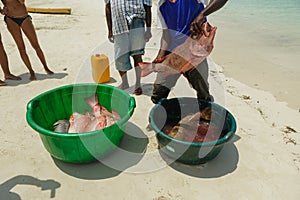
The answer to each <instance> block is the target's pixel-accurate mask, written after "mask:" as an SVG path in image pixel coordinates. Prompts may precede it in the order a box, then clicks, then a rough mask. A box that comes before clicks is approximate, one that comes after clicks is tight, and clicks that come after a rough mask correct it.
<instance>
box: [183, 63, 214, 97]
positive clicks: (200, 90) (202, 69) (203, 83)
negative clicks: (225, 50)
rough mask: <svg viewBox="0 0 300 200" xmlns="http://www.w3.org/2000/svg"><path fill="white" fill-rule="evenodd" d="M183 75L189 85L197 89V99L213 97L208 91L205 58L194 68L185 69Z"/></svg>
mask: <svg viewBox="0 0 300 200" xmlns="http://www.w3.org/2000/svg"><path fill="white" fill-rule="evenodd" d="M185 76H186V78H187V79H188V81H189V83H190V84H191V86H192V87H193V88H194V89H195V90H196V91H197V98H198V99H199V100H200V99H202V100H208V101H213V97H212V96H211V95H210V92H209V83H208V64H207V60H206V59H205V60H204V61H203V62H202V63H200V64H199V65H198V66H197V67H196V69H192V70H190V71H187V72H186V73H185Z"/></svg>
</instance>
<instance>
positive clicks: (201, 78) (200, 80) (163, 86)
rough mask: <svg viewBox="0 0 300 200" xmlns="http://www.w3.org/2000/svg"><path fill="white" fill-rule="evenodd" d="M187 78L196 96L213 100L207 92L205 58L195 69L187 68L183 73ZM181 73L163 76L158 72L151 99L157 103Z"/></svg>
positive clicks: (167, 92)
mask: <svg viewBox="0 0 300 200" xmlns="http://www.w3.org/2000/svg"><path fill="white" fill-rule="evenodd" d="M183 75H184V76H185V77H186V79H187V80H188V82H189V84H190V85H191V87H192V88H194V89H195V90H196V92H197V98H198V99H203V100H209V101H213V97H212V96H211V95H210V93H209V84H208V63H207V60H206V59H205V60H204V61H203V62H202V63H200V64H199V65H198V66H197V67H196V68H195V69H192V70H189V71H187V72H185V73H184V74H183ZM180 76H181V74H179V73H178V74H174V75H171V76H168V77H164V76H163V74H162V73H160V72H158V73H157V76H156V80H155V82H154V88H153V94H152V96H151V100H152V102H153V103H157V102H158V101H159V100H160V99H162V98H167V97H168V95H169V93H170V91H171V89H172V88H173V87H174V86H175V85H176V82H177V80H178V78H179V77H180Z"/></svg>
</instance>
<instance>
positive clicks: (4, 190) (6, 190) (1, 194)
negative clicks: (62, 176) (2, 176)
mask: <svg viewBox="0 0 300 200" xmlns="http://www.w3.org/2000/svg"><path fill="white" fill-rule="evenodd" d="M17 185H33V186H37V187H40V188H41V190H50V191H51V193H50V198H54V197H55V190H56V189H57V188H59V187H60V185H61V184H60V183H59V182H57V181H54V180H39V179H37V178H35V177H32V176H28V175H19V176H15V177H13V178H11V179H9V180H7V181H5V182H4V183H2V184H0V199H3V200H4V199H10V200H21V197H20V195H18V194H17V193H15V192H12V191H11V190H12V189H13V188H14V187H15V186H17Z"/></svg>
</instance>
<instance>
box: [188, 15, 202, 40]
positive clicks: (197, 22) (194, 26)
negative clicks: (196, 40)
mask: <svg viewBox="0 0 300 200" xmlns="http://www.w3.org/2000/svg"><path fill="white" fill-rule="evenodd" d="M203 20H204V15H203V13H202V12H201V13H200V14H199V15H198V16H197V17H196V18H195V19H194V21H193V22H192V23H191V24H190V31H191V35H192V36H193V37H197V36H198V35H200V34H202V33H203V30H202V23H203Z"/></svg>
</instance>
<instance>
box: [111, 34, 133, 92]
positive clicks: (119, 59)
mask: <svg viewBox="0 0 300 200" xmlns="http://www.w3.org/2000/svg"><path fill="white" fill-rule="evenodd" d="M114 54H115V55H114V56H115V67H116V69H117V70H118V72H119V74H120V77H121V84H120V85H119V86H118V87H119V88H121V89H127V88H128V87H129V83H128V78H127V71H128V70H130V69H132V66H131V63H130V57H129V34H128V33H123V34H120V35H115V36H114Z"/></svg>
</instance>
